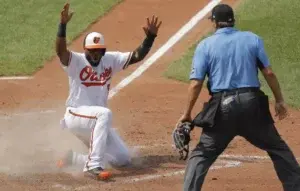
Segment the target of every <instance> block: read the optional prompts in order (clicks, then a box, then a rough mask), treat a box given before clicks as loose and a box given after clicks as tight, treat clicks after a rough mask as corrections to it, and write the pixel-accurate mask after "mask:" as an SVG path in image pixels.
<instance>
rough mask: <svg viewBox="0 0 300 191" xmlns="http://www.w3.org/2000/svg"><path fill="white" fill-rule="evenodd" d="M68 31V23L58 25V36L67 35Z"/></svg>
mask: <svg viewBox="0 0 300 191" xmlns="http://www.w3.org/2000/svg"><path fill="white" fill-rule="evenodd" d="M66 31H67V24H63V23H60V24H59V26H58V32H57V36H58V37H66V33H67V32H66Z"/></svg>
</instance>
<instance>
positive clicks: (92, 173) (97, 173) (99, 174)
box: [84, 167, 111, 180]
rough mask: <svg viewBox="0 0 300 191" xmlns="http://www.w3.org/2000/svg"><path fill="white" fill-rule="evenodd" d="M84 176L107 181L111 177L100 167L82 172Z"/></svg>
mask: <svg viewBox="0 0 300 191" xmlns="http://www.w3.org/2000/svg"><path fill="white" fill-rule="evenodd" d="M84 175H85V176H88V177H91V178H94V179H97V180H108V179H109V178H110V177H111V173H110V172H107V171H104V170H103V169H102V168H101V167H97V168H94V169H91V170H88V171H86V172H84Z"/></svg>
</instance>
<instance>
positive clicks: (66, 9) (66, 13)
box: [60, 2, 74, 24]
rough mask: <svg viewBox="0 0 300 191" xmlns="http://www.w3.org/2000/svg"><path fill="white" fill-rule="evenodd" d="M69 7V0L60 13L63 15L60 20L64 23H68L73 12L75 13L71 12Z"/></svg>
mask: <svg viewBox="0 0 300 191" xmlns="http://www.w3.org/2000/svg"><path fill="white" fill-rule="evenodd" d="M69 9H70V3H69V2H67V3H66V4H65V5H64V8H63V10H62V11H61V13H60V15H61V16H60V22H61V23H62V24H67V23H68V22H69V21H70V20H71V18H72V16H73V14H74V12H70V11H69Z"/></svg>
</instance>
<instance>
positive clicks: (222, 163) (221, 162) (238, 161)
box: [53, 144, 300, 190]
mask: <svg viewBox="0 0 300 191" xmlns="http://www.w3.org/2000/svg"><path fill="white" fill-rule="evenodd" d="M166 146H168V147H171V148H174V145H169V144H153V145H151V146H149V145H138V146H133V147H132V148H135V149H153V148H155V147H166ZM267 159H270V157H268V156H256V155H253V156H251V155H240V154H238V155H234V154H223V155H220V156H219V157H218V160H217V161H216V163H215V164H214V165H213V166H212V167H211V168H210V170H218V169H223V168H234V167H240V166H241V165H242V164H243V161H244V160H252V161H253V160H267ZM299 159H300V158H298V160H299ZM184 172H185V170H178V171H174V172H166V173H158V174H152V175H151V174H148V175H144V176H140V177H137V178H127V179H125V180H120V181H118V182H116V183H118V184H128V183H137V182H142V181H149V180H156V179H160V178H165V177H173V176H177V175H184ZM53 187H54V188H61V189H64V190H69V189H72V188H71V187H70V186H66V185H62V184H55V185H53ZM91 188H98V187H94V186H92V185H89V186H80V187H76V190H86V189H91Z"/></svg>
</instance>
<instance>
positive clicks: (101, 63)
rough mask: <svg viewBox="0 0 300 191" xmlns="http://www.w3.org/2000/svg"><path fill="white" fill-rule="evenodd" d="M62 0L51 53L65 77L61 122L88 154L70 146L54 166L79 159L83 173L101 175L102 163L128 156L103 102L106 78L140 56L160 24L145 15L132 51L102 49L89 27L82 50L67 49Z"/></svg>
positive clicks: (66, 7) (105, 175) (66, 17)
mask: <svg viewBox="0 0 300 191" xmlns="http://www.w3.org/2000/svg"><path fill="white" fill-rule="evenodd" d="M69 7H70V4H69V3H66V4H65V5H64V8H63V10H62V11H61V19H60V24H59V28H58V33H57V38H56V53H57V56H58V57H59V59H60V62H61V64H62V67H63V69H64V70H65V72H66V73H67V75H68V78H69V88H70V89H69V96H68V99H67V101H66V112H65V114H64V117H63V119H62V120H61V125H62V126H64V127H65V128H67V129H69V130H70V131H71V132H72V133H73V134H74V135H75V136H76V137H78V138H79V139H80V140H81V141H83V142H84V143H85V144H86V145H87V146H88V147H89V154H88V155H84V154H79V153H75V152H73V151H70V152H69V153H68V154H67V156H65V157H64V158H63V159H61V160H60V161H59V162H58V165H59V167H64V166H68V165H74V164H76V165H77V164H83V166H84V168H83V172H84V174H85V175H88V176H92V177H94V178H97V179H107V178H109V177H110V173H108V172H106V171H105V166H106V164H108V163H109V164H112V165H116V166H124V165H127V164H129V163H130V162H131V158H130V154H129V150H128V149H127V147H126V145H125V143H124V142H123V141H122V139H121V138H120V137H119V136H118V135H117V133H116V132H115V131H114V129H113V128H112V112H111V110H110V109H108V108H107V99H108V92H109V89H110V84H111V79H112V76H113V75H114V74H116V73H117V72H119V71H121V70H123V69H126V68H127V67H128V66H129V65H131V64H134V63H137V62H139V61H141V60H143V59H144V58H145V56H146V55H147V54H148V52H149V51H150V49H151V47H152V44H153V42H154V40H155V38H156V36H157V32H158V30H159V28H160V26H161V23H162V22H161V21H160V22H159V20H158V17H155V16H153V17H152V19H149V18H147V25H146V27H143V29H144V32H145V34H146V37H145V39H144V41H143V42H142V44H141V45H140V46H139V47H138V48H137V49H136V50H134V51H133V52H117V51H106V46H105V42H104V38H103V35H102V34H100V33H98V32H91V33H89V34H88V35H87V36H86V37H85V39H84V42H83V48H84V53H78V52H73V51H70V50H68V49H67V45H66V26H67V23H68V22H69V21H70V20H71V18H72V16H73V13H72V12H70V11H69Z"/></svg>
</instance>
